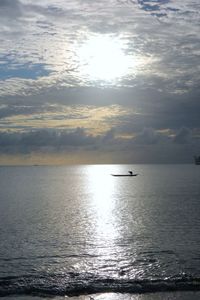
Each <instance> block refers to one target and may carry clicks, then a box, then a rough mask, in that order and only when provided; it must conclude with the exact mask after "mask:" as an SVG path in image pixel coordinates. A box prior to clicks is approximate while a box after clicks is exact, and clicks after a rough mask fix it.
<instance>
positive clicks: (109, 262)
mask: <svg viewBox="0 0 200 300" xmlns="http://www.w3.org/2000/svg"><path fill="white" fill-rule="evenodd" d="M130 170H131V171H133V173H137V174H138V176H131V177H114V176H112V175H111V174H128V171H130ZM0 297H1V298H2V299H17V300H22V299H23V300H25V299H34V300H38V299H57V300H58V299H60V300H61V299H67V298H69V299H81V300H89V299H90V300H93V299H95V300H97V299H98V300H103V299H106V300H108V299H109V300H116V299H117V300H122V299H134V300H149V299H155V300H161V299H181V300H183V299H184V300H187V299H188V300H189V299H195V300H197V299H200V166H196V165H192V164H191V165H190V164H185V165H184V164H183V165H159V164H158V165H140V164H138V165H70V166H1V167H0Z"/></svg>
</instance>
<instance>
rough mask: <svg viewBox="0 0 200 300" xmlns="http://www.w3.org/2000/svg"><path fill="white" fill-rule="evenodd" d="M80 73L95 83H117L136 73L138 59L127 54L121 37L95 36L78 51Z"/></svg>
mask: <svg viewBox="0 0 200 300" xmlns="http://www.w3.org/2000/svg"><path fill="white" fill-rule="evenodd" d="M77 56H78V60H79V64H80V73H81V74H82V75H83V76H86V77H88V78H89V79H90V80H95V81H98V80H99V81H101V80H102V81H111V82H112V81H115V80H117V79H121V78H122V77H124V76H126V75H127V74H129V73H135V72H136V69H137V64H138V61H137V58H136V57H134V56H130V55H128V54H126V44H125V42H123V41H122V40H120V38H119V37H112V36H110V35H102V34H101V35H93V36H90V37H89V39H87V40H86V41H85V42H84V43H83V45H82V46H81V47H80V48H79V50H78V51H77Z"/></svg>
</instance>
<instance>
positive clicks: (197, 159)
mask: <svg viewBox="0 0 200 300" xmlns="http://www.w3.org/2000/svg"><path fill="white" fill-rule="evenodd" d="M194 162H195V165H200V155H199V156H195V157H194Z"/></svg>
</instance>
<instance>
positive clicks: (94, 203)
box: [88, 166, 118, 243]
mask: <svg viewBox="0 0 200 300" xmlns="http://www.w3.org/2000/svg"><path fill="white" fill-rule="evenodd" d="M88 189H89V190H90V192H91V197H90V201H91V203H90V205H91V207H92V211H93V222H95V233H94V236H95V239H96V240H101V241H102V240H105V241H107V242H108V243H109V242H111V241H112V240H113V239H115V238H116V237H117V235H118V232H117V227H118V226H117V220H116V203H115V201H116V199H115V194H114V191H115V181H114V180H113V178H112V177H111V176H110V174H109V170H108V169H107V168H106V167H105V168H104V167H103V168H99V167H97V166H92V167H91V168H90V172H89V184H88Z"/></svg>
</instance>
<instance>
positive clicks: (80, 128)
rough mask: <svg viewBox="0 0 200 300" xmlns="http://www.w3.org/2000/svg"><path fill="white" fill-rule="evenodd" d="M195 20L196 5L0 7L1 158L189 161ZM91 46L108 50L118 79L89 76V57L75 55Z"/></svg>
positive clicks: (81, 2)
mask: <svg viewBox="0 0 200 300" xmlns="http://www.w3.org/2000/svg"><path fill="white" fill-rule="evenodd" d="M199 11H200V4H199V1H198V0H194V1H189V0H176V1H175V0H156V1H155V0H152V1H149V0H148V1H147V0H130V1H123V0H119V1H117V0H111V1H109V2H108V1H105V0H103V1H91V0H75V1H67V2H66V1H64V0H53V1H51V2H49V1H47V0H44V1H39V0H34V1H33V0H12V1H11V0H0V25H1V26H0V39H1V41H2V42H1V51H0V151H1V153H12V154H17V153H20V154H21V153H31V152H32V151H36V152H39V151H43V152H44V151H47V152H54V153H56V151H58V152H59V151H68V150H69V148H70V147H72V148H73V149H76V150H77V151H80V150H81V149H84V151H97V152H98V151H99V153H100V152H101V151H102V153H103V152H106V151H107V152H110V151H118V152H119V153H120V157H121V156H123V151H127V152H128V153H129V155H128V156H127V154H125V156H126V157H129V159H130V161H131V160H132V159H133V157H132V153H133V152H134V153H139V150H138V149H140V153H142V151H143V158H144V157H146V152H145V151H147V148H148V151H147V152H148V153H149V155H150V153H152V154H151V157H152V159H149V161H151V160H152V161H153V160H155V161H156V157H160V159H158V160H160V161H162V160H164V158H163V157H162V153H164V150H163V148H162V147H164V149H168V150H169V151H171V152H170V153H172V154H171V156H170V157H169V159H168V158H167V156H166V158H165V160H166V161H168V162H170V161H176V160H177V157H178V152H179V153H184V155H182V156H181V157H182V160H183V161H184V160H185V161H190V158H191V156H192V155H193V154H195V151H198V149H199V140H200V120H199V111H200V102H199V95H200V88H199V82H200V66H199V58H200V50H199V49H200V31H199V22H200V14H199ZM95 39H97V40H99V41H102V50H101V51H100V53H101V52H103V46H104V47H105V45H106V44H104V43H105V42H104V40H105V39H106V40H109V41H111V42H112V41H117V43H118V45H120V47H121V51H122V52H123V56H121V57H120V56H119V57H118V64H119V62H120V60H121V61H122V60H123V59H124V58H127V59H128V62H129V68H128V69H127V72H125V73H123V74H122V73H120V72H119V74H121V75H120V76H116V78H114V77H113V78H111V79H108V77H107V76H106V74H105V78H104V77H103V78H101V79H99V78H95V77H92V76H89V75H91V74H89V73H88V70H89V69H88V66H87V64H89V63H90V61H91V60H92V55H93V54H91V56H90V57H88V58H87V59H86V60H84V58H83V57H82V56H81V55H80V53H81V52H80V51H81V49H82V47H84V45H87V43H90V41H92V40H95ZM113 44H114V42H113ZM92 47H94V46H92ZM100 47H101V46H100ZM86 50H87V51H86V53H88V52H89V49H86ZM108 50H109V49H107V52H109V51H108ZM94 51H97V50H96V49H94ZM116 51H117V50H116ZM113 52H115V51H113ZM98 55H99V52H98ZM113 56H114V53H113ZM110 60H111V59H110ZM108 63H109V60H108V62H107V64H108ZM116 63H117V62H116ZM99 65H102V68H103V60H102V61H100V64H99ZM130 65H131V66H134V67H130ZM114 66H115V65H114V64H113V68H114ZM86 67H87V68H86ZM104 68H105V66H104ZM86 70H87V71H86ZM102 70H103V71H104V70H107V69H102ZM102 70H101V71H102ZM116 70H117V69H116ZM116 72H117V71H116ZM96 73H97V70H96ZM116 75H117V74H116ZM72 141H73V142H72ZM102 145H104V146H102ZM162 145H165V146H162ZM142 147H143V148H142ZM145 147H147V148H145ZM177 147H178V148H177ZM150 148H151V151H150V150H149V149H150ZM141 149H143V150H141ZM177 149H179V150H177ZM196 149H197V150H196ZM121 151H122V153H121ZM166 151H167V150H166ZM153 153H154V154H153ZM159 153H160V156H159ZM173 153H174V155H173ZM187 153H188V155H187ZM133 156H134V155H133ZM134 157H135V159H134V161H140V162H141V161H142V158H140V157H139V154H135V156H134ZM153 157H154V159H153Z"/></svg>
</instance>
